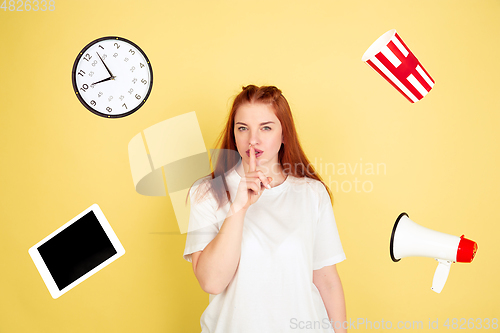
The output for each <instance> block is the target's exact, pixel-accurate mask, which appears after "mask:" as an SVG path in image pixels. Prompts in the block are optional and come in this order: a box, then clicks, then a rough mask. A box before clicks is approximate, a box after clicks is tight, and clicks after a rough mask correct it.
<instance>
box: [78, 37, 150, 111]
mask: <svg viewBox="0 0 500 333" xmlns="http://www.w3.org/2000/svg"><path fill="white" fill-rule="evenodd" d="M109 39H112V40H119V41H123V42H126V43H129V44H130V45H132V46H134V47H135V48H136V49H137V50H138V51H139V52H141V53H142V55H143V56H144V59H146V62H147V64H148V67H149V73H150V74H151V78H150V80H149V82H150V85H149V89H148V92H147V93H146V96H145V97H144V99H143V100H142V102H141V104H139V105H138V106H137V107H135V108H134V109H132V110H130V111H128V112H126V113H122V114H119V115H109V114H105V113H101V112H99V111H97V110H95V109H94V108H92V106H90V105H88V104H87V102H85V100H84V99H83V98H82V97H81V95H80V93H79V92H78V86H77V85H76V75H77V74H76V67H77V65H78V63H79V62H80V58H81V57H82V55H83V54H85V51H87V50H88V49H89V48H90V47H91V46H92V45H94V44H96V43H99V42H102V41H103V40H109ZM71 82H72V83H73V91H74V92H75V94H76V97H78V100H79V101H80V103H82V104H83V106H85V107H86V108H87V109H88V110H89V111H90V112H92V113H93V114H95V115H98V116H100V117H103V118H123V117H126V116H129V115H131V114H132V113H134V112H136V111H137V110H139V109H140V108H141V107H142V106H143V105H144V103H145V102H146V100H147V99H148V97H149V94H150V93H151V90H152V89H153V68H152V67H151V62H150V61H149V58H148V57H147V56H146V53H144V51H143V50H142V49H141V48H140V47H139V46H138V45H137V44H135V43H134V42H132V41H131V40H128V39H126V38H123V37H117V36H107V37H101V38H98V39H96V40H93V41H92V42H90V43H88V44H87V45H86V46H85V47H84V48H83V49H82V50H81V51H80V53H78V56H77V57H76V60H75V62H74V64H73V70H72V71H71Z"/></svg>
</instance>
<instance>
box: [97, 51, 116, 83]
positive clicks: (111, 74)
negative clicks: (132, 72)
mask: <svg viewBox="0 0 500 333" xmlns="http://www.w3.org/2000/svg"><path fill="white" fill-rule="evenodd" d="M96 53H97V52H96ZM97 56H99V59H101V61H102V63H103V65H104V67H106V70H107V71H108V73H109V75H110V76H112V77H114V76H113V73H111V71H110V70H109V68H108V66H106V63H105V62H104V60H102V58H101V56H100V55H99V53H97Z"/></svg>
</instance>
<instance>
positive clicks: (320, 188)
mask: <svg viewBox="0 0 500 333" xmlns="http://www.w3.org/2000/svg"><path fill="white" fill-rule="evenodd" d="M291 182H292V183H293V184H295V185H296V186H306V187H307V188H309V189H310V190H312V191H314V192H316V193H318V194H321V193H323V192H325V191H326V188H325V185H324V184H323V183H322V182H320V181H319V180H317V179H314V178H310V177H296V176H292V178H291Z"/></svg>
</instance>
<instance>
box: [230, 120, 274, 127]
mask: <svg viewBox="0 0 500 333" xmlns="http://www.w3.org/2000/svg"><path fill="white" fill-rule="evenodd" d="M236 124H241V125H245V126H248V125H247V124H245V123H242V122H241V121H238V122H237V123H236ZM236 124H235V125H236ZM267 124H274V122H273V121H266V122H264V123H260V126H262V125H267Z"/></svg>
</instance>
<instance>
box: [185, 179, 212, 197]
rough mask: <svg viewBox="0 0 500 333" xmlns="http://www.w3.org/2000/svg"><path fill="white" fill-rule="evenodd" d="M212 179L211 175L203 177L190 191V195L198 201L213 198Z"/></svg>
mask: <svg viewBox="0 0 500 333" xmlns="http://www.w3.org/2000/svg"><path fill="white" fill-rule="evenodd" d="M211 188H212V177H211V176H210V175H208V176H205V177H202V178H200V179H198V180H197V181H196V182H194V184H193V186H191V189H190V191H189V195H190V197H191V198H192V199H195V200H196V201H201V200H202V199H208V198H210V197H211V193H210V192H211V191H210V190H211Z"/></svg>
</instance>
